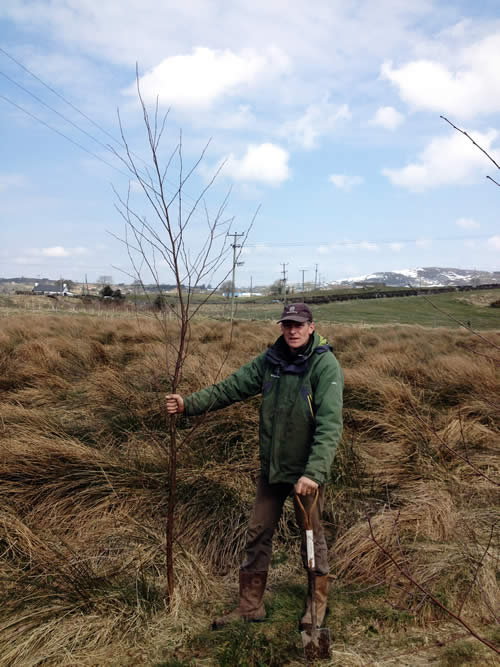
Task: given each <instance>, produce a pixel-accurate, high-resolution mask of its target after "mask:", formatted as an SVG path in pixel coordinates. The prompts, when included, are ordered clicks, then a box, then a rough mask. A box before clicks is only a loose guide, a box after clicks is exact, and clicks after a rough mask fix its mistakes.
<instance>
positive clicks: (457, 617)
mask: <svg viewBox="0 0 500 667" xmlns="http://www.w3.org/2000/svg"><path fill="white" fill-rule="evenodd" d="M367 521H368V526H369V529H370V536H371V539H372V541H373V543H374V544H375V545H376V546H377V547H378V548H379V549H380V551H381V552H382V553H383V554H384V556H386V557H387V558H388V559H389V560H390V561H391V563H392V564H393V565H394V566H395V567H396V568H397V570H398V571H399V572H401V574H402V575H403V577H404V578H405V579H407V580H408V581H409V582H410V583H411V584H413V586H415V587H416V588H418V589H419V590H420V591H421V592H422V593H423V594H424V595H426V596H427V597H428V598H429V600H431V602H432V603H433V604H435V605H436V606H437V607H439V608H440V609H442V611H444V612H445V613H446V614H448V615H449V616H451V617H452V618H454V619H455V620H456V621H457V622H458V623H460V624H461V625H463V627H464V628H465V629H466V630H467V631H468V632H469V633H470V634H471V635H472V636H473V637H475V638H476V639H477V640H479V641H480V642H481V643H482V644H484V645H485V646H487V647H488V648H490V649H491V650H492V651H494V652H495V653H497V654H498V655H500V650H499V649H498V648H497V647H496V646H495V645H494V644H492V643H491V642H490V641H488V640H487V639H485V638H484V637H481V636H480V635H478V633H477V632H476V631H475V630H474V629H473V628H472V627H471V626H470V625H469V624H468V623H467V622H466V621H464V619H463V618H461V617H460V615H459V614H455V613H454V612H452V611H451V609H448V607H446V606H445V605H444V604H443V603H442V602H440V601H439V600H438V599H437V598H436V597H435V596H434V595H432V593H430V592H429V591H427V590H426V589H425V588H424V587H423V586H422V585H421V584H419V583H418V581H416V580H415V578H414V577H412V575H411V574H410V573H409V572H408V571H407V570H406V569H405V568H404V567H403V566H402V565H400V564H399V563H398V562H397V561H396V559H395V558H393V556H392V554H391V553H390V552H389V551H388V550H387V549H386V548H385V547H384V546H382V544H380V542H379V541H378V540H377V538H376V537H375V535H374V533H373V526H372V523H371V519H370V517H367Z"/></svg>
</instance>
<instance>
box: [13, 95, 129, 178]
mask: <svg viewBox="0 0 500 667" xmlns="http://www.w3.org/2000/svg"><path fill="white" fill-rule="evenodd" d="M0 98H1V99H3V100H5V101H6V102H8V103H9V104H12V106H14V107H16V108H17V109H19V110H20V111H22V112H23V113H25V114H26V115H27V116H30V118H33V120H36V121H37V122H38V123H40V124H41V125H44V126H45V127H48V128H49V130H52V132H55V133H56V134H58V135H59V136H61V137H63V138H64V139H66V140H67V141H69V142H70V143H72V144H73V145H74V146H77V147H78V148H80V149H81V150H82V151H85V152H86V153H88V154H89V155H91V156H92V157H94V158H95V159H96V160H99V161H100V162H102V163H104V164H105V165H107V166H108V167H111V169H114V170H115V171H117V172H118V173H120V174H122V175H125V176H126V177H127V178H129V177H130V174H127V173H126V172H124V171H122V170H121V169H118V167H115V165H114V164H111V162H107V160H105V159H104V158H102V157H100V156H99V155H97V154H96V153H93V152H92V151H91V150H89V149H88V148H85V146H82V144H79V143H78V141H75V140H74V139H71V137H68V135H67V134H64V132H61V131H60V130H58V129H57V128H55V127H52V125H49V124H48V123H46V122H45V121H44V120H42V119H41V118H38V116H35V114H32V113H31V111H28V110H27V109H25V108H24V107H22V106H21V105H19V104H17V103H16V102H13V101H12V100H10V99H9V98H8V97H5V95H0Z"/></svg>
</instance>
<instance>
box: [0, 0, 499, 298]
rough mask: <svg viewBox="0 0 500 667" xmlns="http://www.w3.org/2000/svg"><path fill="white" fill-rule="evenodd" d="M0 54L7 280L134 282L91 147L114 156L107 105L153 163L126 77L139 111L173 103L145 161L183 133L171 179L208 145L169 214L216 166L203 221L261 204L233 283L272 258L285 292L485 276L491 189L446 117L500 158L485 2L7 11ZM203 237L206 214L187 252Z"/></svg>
mask: <svg viewBox="0 0 500 667" xmlns="http://www.w3.org/2000/svg"><path fill="white" fill-rule="evenodd" d="M0 47H1V48H2V51H0V72H1V75H0V95H1V97H0V115H1V117H0V127H1V128H2V130H1V143H0V145H1V156H2V161H1V163H0V216H1V218H0V222H1V232H0V241H1V243H0V276H1V277H11V276H19V275H27V276H33V277H35V278H36V277H37V276H45V277H50V278H58V277H59V276H64V277H66V278H72V279H74V280H82V279H83V278H84V276H85V274H87V275H88V279H89V281H93V280H95V279H96V278H97V277H98V276H100V275H103V274H104V275H112V276H113V278H114V281H115V282H128V281H129V278H128V276H127V272H130V270H131V269H130V262H129V260H128V257H127V253H126V252H125V250H124V247H123V244H121V243H120V242H119V241H118V240H117V239H116V238H115V237H119V238H123V236H124V223H123V220H122V219H121V217H120V215H119V214H118V212H117V210H116V207H115V204H116V201H117V200H116V196H115V194H114V192H113V188H115V189H116V190H117V191H118V192H120V193H122V194H125V193H126V192H127V188H128V183H129V180H130V179H129V178H128V177H127V175H126V174H125V173H124V172H123V167H122V166H121V165H120V163H119V161H118V160H117V159H116V158H115V157H114V156H113V155H112V154H111V152H109V151H108V150H107V149H106V146H107V145H108V144H112V145H113V146H114V147H115V148H116V149H117V150H120V147H119V145H118V144H117V143H116V142H115V141H114V140H113V139H112V138H111V136H112V137H116V138H117V139H119V126H118V120H117V108H119V109H120V114H121V118H122V124H123V127H124V131H125V134H126V136H127V140H128V142H129V144H130V146H131V148H132V150H133V151H134V153H135V154H137V155H139V156H140V157H141V158H143V159H144V160H145V161H146V162H148V163H150V160H151V158H150V156H149V155H148V152H147V146H146V141H145V132H144V127H143V124H142V117H141V112H140V109H139V107H138V104H137V97H136V94H135V85H134V84H135V66H136V62H137V63H138V65H139V71H140V84H141V90H142V93H143V96H144V99H145V101H146V102H147V103H148V104H154V101H155V99H156V97H157V96H158V99H159V104H160V109H161V110H162V111H165V110H167V109H168V108H170V114H169V117H168V122H167V128H166V132H165V135H164V144H163V145H162V148H161V149H160V156H161V157H162V158H163V159H166V157H167V156H168V155H169V154H170V152H171V151H172V149H173V147H175V145H176V142H177V140H178V136H179V130H180V129H181V128H182V134H183V155H184V163H185V166H188V165H190V164H192V163H193V162H194V161H195V160H196V158H197V156H198V155H199V152H200V150H201V149H202V148H203V146H204V145H205V144H206V142H207V141H208V139H211V143H210V146H209V149H208V151H207V153H206V157H205V159H204V161H203V163H202V164H201V166H200V167H199V168H197V169H196V170H195V172H194V174H193V177H192V179H191V180H190V182H189V183H188V184H186V186H185V201H186V202H187V203H189V202H190V201H192V199H190V197H191V198H195V197H197V195H198V194H199V192H200V191H201V189H202V188H203V187H204V186H205V185H206V183H207V179H209V178H210V176H211V174H213V173H214V171H215V170H216V169H217V167H218V165H220V164H221V163H222V162H224V166H223V169H222V172H221V174H220V175H219V177H218V179H217V181H216V183H215V185H214V186H213V187H212V188H211V190H210V191H209V194H208V195H207V207H208V210H209V211H210V212H211V213H213V212H214V211H215V210H216V208H217V206H218V203H220V202H221V201H222V200H223V198H224V196H225V195H226V193H227V191H228V189H229V188H231V195H230V200H229V204H228V208H227V211H228V213H230V214H231V215H234V216H235V221H234V224H233V230H234V231H242V230H244V229H245V228H246V227H247V226H248V225H249V223H250V221H251V219H252V217H253V215H254V213H255V211H256V209H257V207H258V206H259V205H260V209H259V212H258V215H257V217H256V219H255V222H254V225H253V227H252V230H251V232H250V235H249V238H248V247H247V248H245V249H244V251H243V255H242V257H241V258H240V259H241V260H242V261H244V265H243V266H241V267H239V268H238V274H237V281H236V282H237V284H238V285H245V284H247V285H248V284H249V283H250V278H251V279H252V281H253V284H254V285H256V284H264V283H270V282H273V281H274V280H276V279H278V278H279V277H280V271H281V266H282V263H286V264H287V270H288V279H289V280H290V281H291V282H300V281H301V280H302V269H305V270H306V273H305V277H306V280H307V279H314V276H315V271H316V265H317V270H318V274H319V275H321V277H322V279H323V280H336V279H341V278H344V277H348V276H360V275H363V274H368V273H371V272H374V271H379V270H388V271H390V270H397V269H404V268H414V267H418V266H449V267H459V268H477V269H487V270H498V268H499V262H498V258H499V254H500V229H499V225H498V213H497V211H498V204H499V202H500V190H499V189H498V188H497V187H496V186H495V185H494V184H492V183H491V182H490V181H488V180H486V178H485V176H486V175H487V174H490V175H491V176H492V177H493V178H496V179H498V178H499V176H500V175H498V176H497V173H496V172H497V171H498V170H497V169H496V167H495V166H494V165H493V164H492V163H491V162H489V161H488V160H487V158H486V157H485V156H484V155H482V154H481V153H480V151H478V150H477V149H476V148H474V146H472V144H471V143H470V142H469V141H468V140H467V139H466V138H465V137H463V136H461V135H459V134H458V133H457V132H456V131H455V130H453V129H452V128H451V127H450V126H449V125H447V124H446V123H445V122H444V121H443V120H441V119H440V114H443V115H445V116H447V117H448V118H449V119H450V120H452V121H453V122H454V123H455V124H456V125H458V126H459V127H462V128H465V129H467V131H468V132H469V133H470V134H472V136H474V137H475V138H476V140H477V141H478V142H479V143H480V144H481V145H482V146H483V147H484V148H485V149H487V150H488V151H489V152H490V154H491V155H492V156H494V157H497V159H498V157H499V156H500V136H499V131H500V115H499V112H500V76H499V75H498V62H499V60H500V10H499V8H498V3H497V2H481V3H476V2H457V1H456V0H455V1H454V2H444V1H442V0H439V1H437V0H436V1H431V0H419V1H418V2H413V1H412V0H379V1H378V2H376V3H375V2H373V1H370V0H358V1H356V2H345V1H336V0H328V1H323V0H311V1H310V2H308V3H305V2H301V1H298V0H297V1H295V0H286V2H285V1H284V0H270V1H269V0H267V1H266V2H263V1H262V0H254V2H252V3H248V2H241V1H240V0H233V2H231V3H227V2H222V1H221V0H212V1H210V2H208V1H206V0H205V1H202V0H193V1H191V2H185V3H179V2H171V1H170V0H165V1H162V2H161V3H158V2H157V1H153V0H140V1H139V0H120V2H118V1H117V0H104V1H103V0H100V1H99V2H98V1H97V0H3V1H2V3H1V7H0ZM9 56H10V57H9ZM12 58H14V59H15V60H16V61H18V63H20V64H22V65H24V67H25V68H27V70H29V71H27V70H26V69H22V67H20V65H19V64H18V63H16V62H15V61H14V60H13V59H12ZM30 72H31V73H33V74H35V75H36V76H37V77H39V78H40V79H41V80H42V81H43V82H44V83H45V84H47V85H48V86H50V87H51V88H52V89H53V90H54V91H55V92H57V93H58V94H59V95H60V96H62V97H64V98H65V100H67V101H68V102H70V103H71V105H72V106H70V105H68V104H67V103H66V102H65V101H64V100H63V99H61V97H59V96H57V95H56V94H55V93H54V92H52V91H51V90H49V89H48V88H47V87H46V86H44V85H42V83H41V82H40V81H39V80H37V79H35V78H34V77H33V76H32V74H30ZM6 77H8V78H6ZM16 84H18V85H16ZM19 86H22V87H23V88H24V89H26V90H23V89H22V88H20V87H19ZM28 91H29V92H28ZM30 93H31V95H30ZM33 95H35V96H36V97H37V98H38V99H36V98H35V97H33ZM43 103H45V104H46V105H49V106H50V107H51V109H49V108H48V107H47V106H44V104H43ZM15 105H17V106H15ZM79 111H80V112H82V113H83V114H85V115H86V116H87V117H88V118H85V117H84V116H82V115H81V114H80V113H79ZM27 112H29V114H32V116H29V115H28V113H27ZM57 112H58V113H59V114H62V115H63V116H64V117H65V118H66V119H68V120H69V121H71V122H72V123H74V124H75V125H77V126H78V127H79V128H81V129H82V130H84V131H85V132H86V133H87V134H84V133H83V132H81V131H80V130H79V129H77V128H76V127H74V125H71V124H70V123H69V122H68V120H64V119H63V118H62V117H61V116H59V115H57ZM33 116H35V117H36V119H38V120H36V119H35V118H33ZM89 119H91V120H92V121H93V123H95V124H93V123H91V122H90V120H89ZM40 121H43V123H47V124H48V125H50V126H51V127H52V128H54V129H56V130H58V131H59V132H60V133H63V134H64V135H66V137H67V138H64V137H62V136H61V135H60V134H56V133H55V132H54V131H53V130H51V129H49V128H48V127H46V126H45V125H43V124H41V122H40ZM89 135H90V136H89ZM110 135H111V136H110ZM68 139H71V140H72V141H73V142H76V143H78V144H80V145H81V146H82V147H83V148H85V149H86V150H87V151H90V153H91V154H90V153H88V152H85V151H84V150H83V149H82V148H79V147H77V146H76V145H74V144H73V143H70V141H69V140H68ZM96 140H97V141H96ZM98 158H100V159H98ZM102 160H104V161H105V162H107V163H109V165H108V164H105V163H104V162H103V161H102ZM110 165H111V166H110ZM169 178H170V179H171V181H172V182H174V181H175V180H176V178H178V174H177V173H176V165H175V164H173V165H172V168H171V171H170V172H169ZM136 190H137V188H136V187H135V184H134V183H132V192H133V197H134V199H133V205H134V210H135V211H136V212H137V213H138V215H140V216H142V215H144V216H149V215H150V211H149V210H148V208H147V205H146V203H145V202H144V201H143V200H141V198H140V196H139V193H137V192H136ZM148 219H149V218H148ZM204 225H205V221H204V216H203V213H202V211H200V213H199V214H198V213H197V214H195V215H194V216H193V218H192V223H191V228H190V231H189V234H188V236H187V241H188V244H189V246H190V249H192V251H193V252H194V251H195V250H196V248H197V247H198V245H197V244H198V243H199V240H200V238H202V237H203V236H204V234H205V226H204ZM120 269H123V272H121V271H120ZM159 271H160V275H161V277H162V279H164V280H166V281H168V280H169V279H170V278H171V276H170V275H169V271H168V269H167V267H163V266H161V263H160V264H159ZM145 278H146V279H147V276H145Z"/></svg>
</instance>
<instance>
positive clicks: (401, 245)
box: [389, 243, 405, 252]
mask: <svg viewBox="0 0 500 667" xmlns="http://www.w3.org/2000/svg"><path fill="white" fill-rule="evenodd" d="M404 247H405V246H404V243H389V248H390V249H391V250H392V251H393V252H400V250H402V249H403V248H404Z"/></svg>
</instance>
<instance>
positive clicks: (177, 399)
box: [167, 394, 184, 415]
mask: <svg viewBox="0 0 500 667" xmlns="http://www.w3.org/2000/svg"><path fill="white" fill-rule="evenodd" d="M167 412H168V414H169V415H176V414H179V413H181V412H184V399H183V398H182V396H181V395H180V394H167Z"/></svg>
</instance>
